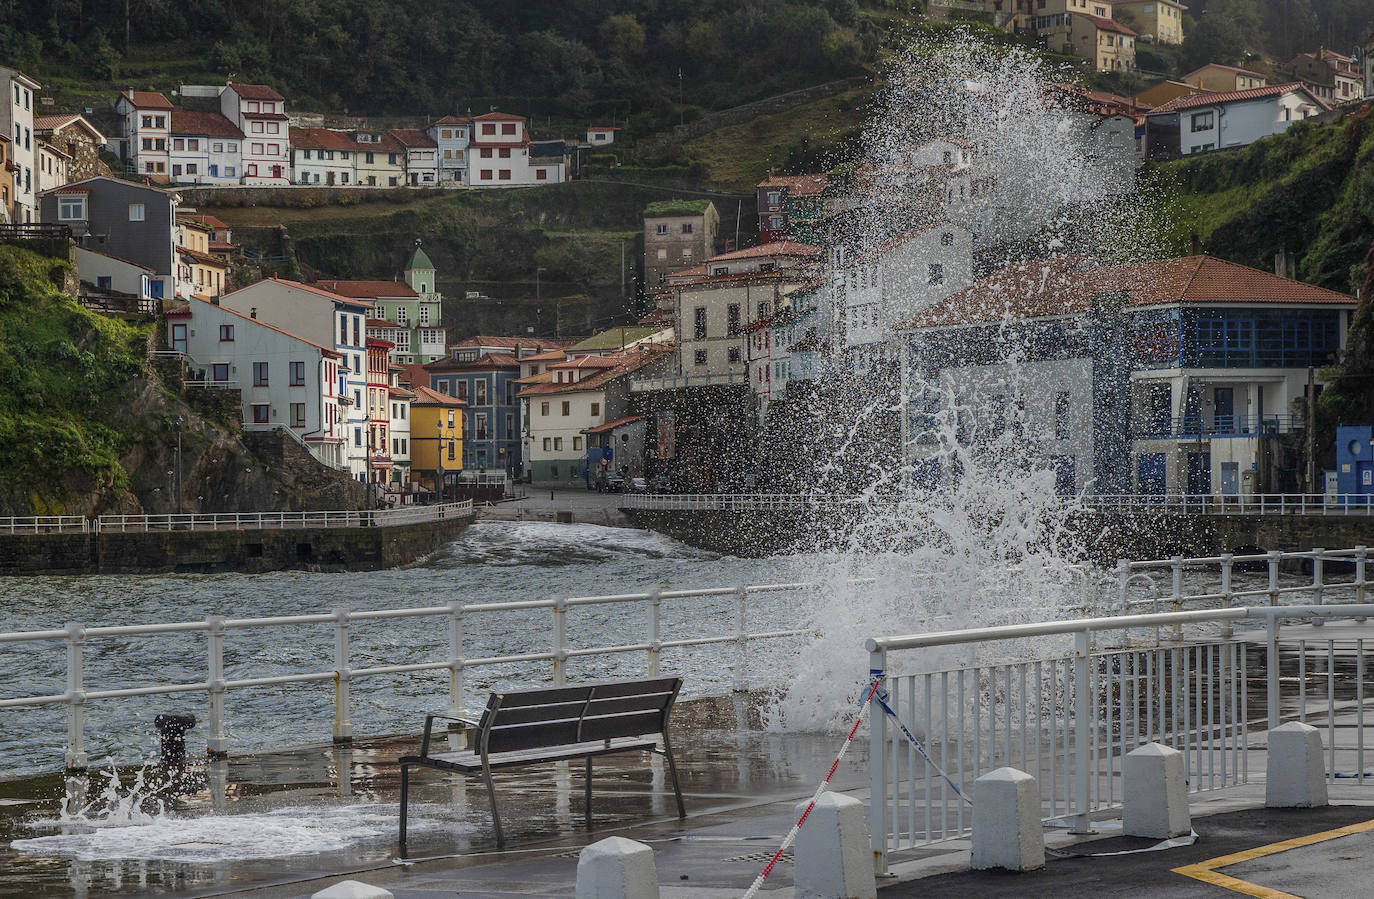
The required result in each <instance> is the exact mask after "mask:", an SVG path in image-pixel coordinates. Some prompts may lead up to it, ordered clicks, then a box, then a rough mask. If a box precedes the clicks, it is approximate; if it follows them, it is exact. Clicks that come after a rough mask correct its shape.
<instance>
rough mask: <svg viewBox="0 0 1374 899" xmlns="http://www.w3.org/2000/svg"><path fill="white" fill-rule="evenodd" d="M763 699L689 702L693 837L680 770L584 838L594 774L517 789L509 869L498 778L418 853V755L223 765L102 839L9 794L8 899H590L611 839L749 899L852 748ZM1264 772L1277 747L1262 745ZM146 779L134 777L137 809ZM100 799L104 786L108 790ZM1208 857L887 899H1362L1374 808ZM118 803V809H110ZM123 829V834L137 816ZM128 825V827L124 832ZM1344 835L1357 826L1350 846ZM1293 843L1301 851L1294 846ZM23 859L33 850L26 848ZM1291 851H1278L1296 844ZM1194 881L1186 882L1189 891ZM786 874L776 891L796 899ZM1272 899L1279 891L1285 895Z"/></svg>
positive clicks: (653, 764)
mask: <svg viewBox="0 0 1374 899" xmlns="http://www.w3.org/2000/svg"><path fill="white" fill-rule="evenodd" d="M757 706H758V701H757V699H756V698H753V697H743V696H738V697H731V698H725V699H715V700H701V701H693V702H684V703H682V704H680V706H679V708H678V709H677V710H676V711H675V713H674V719H675V721H676V722H677V723H676V725H675V727H674V742H675V749H676V750H677V757H678V766H679V772H680V775H681V778H682V788H683V793H684V798H685V800H686V804H687V809H688V817H687V819H686V820H685V821H681V820H679V819H678V818H677V817H676V814H675V806H674V803H673V798H672V788H671V783H670V781H669V780H668V778H667V771H666V765H665V764H664V762H663V760H662V758H661V757H658V756H652V757H648V756H638V755H626V756H621V757H609V758H605V759H600V760H598V761H597V763H596V766H595V769H594V775H593V823H592V827H591V829H590V831H589V830H588V829H587V827H586V825H585V823H584V819H583V799H582V796H583V780H582V771H581V765H580V763H573V764H571V765H569V764H563V765H543V766H539V767H534V768H528V769H521V770H515V771H508V772H500V773H498V775H497V777H496V783H497V786H496V790H497V800H498V802H499V803H500V806H501V810H502V817H503V821H504V822H505V823H506V827H507V838H508V844H507V848H506V850H505V851H497V849H496V846H495V840H494V835H493V832H492V828H491V822H490V815H489V809H488V804H487V798H486V795H485V790H484V788H483V787H482V784H481V782H480V780H464V779H462V778H459V777H457V776H445V775H441V774H439V773H438V772H432V771H423V772H420V773H419V774H418V775H416V776H414V779H413V780H412V807H411V839H410V842H409V845H408V846H406V847H405V857H404V858H402V856H401V847H400V846H399V845H398V844H397V841H396V824H397V820H396V811H397V808H396V793H397V788H398V779H399V769H398V767H397V765H396V764H395V760H396V758H397V757H398V756H399V755H401V754H404V753H408V752H412V751H414V749H415V748H416V744H417V742H418V741H417V740H416V739H415V738H413V737H405V738H395V739H388V740H381V741H376V742H369V743H366V744H362V743H360V744H357V745H354V746H352V747H334V746H320V747H314V748H304V749H299V750H295V751H291V752H281V753H272V754H269V755H260V756H244V757H239V758H231V759H229V760H227V761H223V762H218V763H213V764H209V765H205V766H202V767H201V768H199V769H198V773H199V774H201V775H203V780H202V781H201V782H198V783H197V784H196V788H195V791H194V792H192V793H191V794H189V795H187V796H185V797H183V798H182V800H181V801H180V807H179V808H177V809H175V810H173V811H172V812H170V813H168V814H165V815H145V816H143V817H140V816H139V813H138V811H137V810H132V811H131V810H129V809H125V810H123V811H122V812H120V813H119V814H117V815H115V816H114V818H113V819H110V818H107V817H104V816H103V815H102V814H101V813H99V812H98V811H95V810H93V811H92V812H91V813H90V815H89V818H90V819H91V822H92V824H93V826H80V825H79V824H78V825H72V824H67V825H65V826H63V827H59V826H58V825H57V823H56V811H57V797H59V796H60V795H61V793H62V790H63V783H62V780H61V778H58V777H47V778H38V779H28V780H24V781H11V782H8V783H0V896H25V897H27V896H35V897H38V896H81V897H96V896H129V895H139V896H143V895H153V896H167V897H192V896H212V895H225V894H235V895H251V896H255V897H262V899H305V897H309V896H311V895H312V894H313V893H315V892H317V891H319V890H321V889H324V888H325V887H326V886H329V885H330V884H332V883H335V882H338V881H339V880H344V879H358V880H362V881H365V882H367V883H373V884H377V885H381V886H385V887H386V888H387V889H389V890H391V891H392V892H393V893H394V894H395V896H396V897H397V899H432V897H439V896H455V895H462V896H466V897H483V896H490V897H496V896H501V897H511V896H523V897H531V896H534V897H538V896H571V895H572V894H573V892H574V887H575V882H576V869H577V855H578V852H579V850H580V849H581V848H582V847H584V846H585V845H587V844H589V843H591V842H595V841H596V840H599V839H603V838H605V837H607V836H611V835H621V836H626V837H629V838H631V839H636V840H640V841H643V842H645V843H648V844H650V845H651V846H653V848H654V853H655V862H656V865H657V869H658V877H659V882H660V884H661V891H662V895H663V896H665V897H668V899H693V897H717V896H719V897H726V896H739V895H741V894H742V893H743V892H744V890H745V889H746V888H747V887H748V885H749V883H750V882H751V881H752V880H753V878H754V877H755V876H756V875H757V874H758V872H759V871H760V870H761V869H762V867H763V866H764V864H765V863H766V862H767V860H768V858H769V857H770V856H771V854H772V853H773V851H774V850H775V849H776V848H777V846H778V845H779V843H780V841H781V839H782V837H783V835H784V834H785V833H786V832H787V830H788V828H789V827H790V826H791V824H792V822H793V821H794V820H795V814H796V811H795V810H796V807H797V803H798V802H799V801H800V800H802V799H804V798H805V797H807V796H809V795H810V793H811V792H812V790H813V789H814V788H815V785H816V783H817V781H818V780H819V779H820V778H821V777H822V776H823V775H824V773H825V770H826V769H827V768H828V767H829V764H830V762H831V760H832V759H833V756H834V753H835V751H836V750H837V749H838V746H839V742H840V738H839V737H837V736H835V735H830V734H778V733H770V732H767V731H765V730H763V729H762V728H761V727H760V726H759V721H758V714H757V711H756V709H757ZM1251 752H1252V753H1253V754H1254V758H1253V759H1252V765H1253V766H1254V768H1253V770H1258V771H1262V770H1263V749H1262V747H1253V748H1252V749H1251ZM131 774H132V772H127V771H126V772H121V776H122V779H123V780H122V786H121V789H120V790H118V791H116V792H117V793H119V794H120V795H124V796H127V795H128V793H129V789H128V788H129V783H130V778H131ZM91 781H92V783H91V785H90V787H89V790H88V795H87V797H86V798H87V800H88V801H89V800H94V799H98V797H99V794H100V793H101V792H102V790H103V788H104V778H103V776H102V775H101V774H100V773H98V772H97V773H96V774H94V775H93V776H92V778H91ZM866 781H867V752H866V747H865V745H864V744H863V741H862V740H860V741H858V742H856V744H855V745H854V747H853V749H852V750H851V752H850V753H849V755H848V756H847V757H846V759H845V761H844V763H843V765H842V766H841V767H840V769H839V771H838V772H837V774H836V776H835V779H834V788H835V789H837V790H841V791H846V792H850V793H851V794H852V795H855V796H856V797H858V798H861V799H866V798H867V797H866V791H865V789H864V787H865V785H866ZM1194 800H1195V801H1194V804H1193V814H1194V828H1195V830H1196V831H1197V833H1198V835H1199V839H1198V841H1197V842H1196V843H1195V844H1193V845H1192V846H1186V847H1180V848H1174V849H1169V850H1166V851H1155V852H1141V853H1135V854H1129V855H1108V856H1106V857H1093V856H1095V855H1099V854H1103V853H1118V852H1121V851H1123V850H1137V849H1142V848H1145V847H1147V846H1149V845H1152V844H1153V843H1154V842H1155V841H1153V840H1139V839H1131V838H1126V837H1122V836H1120V835H1119V834H1120V830H1119V823H1114V822H1111V821H1104V822H1101V823H1100V824H1099V825H1098V826H1099V830H1100V833H1099V834H1098V835H1096V836H1095V837H1091V838H1084V837H1075V836H1071V835H1069V834H1068V833H1067V832H1065V831H1064V830H1057V829H1051V830H1048V831H1047V841H1048V843H1049V845H1050V846H1051V848H1052V851H1051V855H1050V860H1049V863H1048V865H1047V866H1046V867H1045V868H1044V869H1043V870H1041V871H1037V872H1032V873H1028V874H1023V875H1012V874H1006V873H997V872H978V873H974V872H970V871H968V870H967V867H968V858H969V855H968V844H967V842H966V841H957V840H956V841H947V842H943V843H940V844H937V845H934V846H930V847H926V848H923V849H919V850H911V851H906V852H901V853H895V854H894V855H893V856H892V869H893V872H894V874H895V875H896V876H895V877H894V878H892V879H889V880H885V881H884V882H883V883H882V891H881V894H882V896H883V897H886V899H898V897H908V896H910V897H916V896H921V897H926V896H933V897H941V896H949V897H954V896H959V897H964V896H979V897H982V896H988V897H1012V896H1018V897H1019V896H1025V897H1034V896H1045V897H1056V899H1058V897H1061V896H1065V895H1097V896H1139V895H1150V896H1152V897H1154V896H1161V897H1220V896H1223V895H1225V894H1227V893H1228V892H1229V893H1236V894H1242V893H1244V894H1248V895H1262V896H1270V897H1283V896H1303V897H1311V899H1326V897H1347V896H1362V895H1368V894H1369V893H1370V890H1369V889H1366V882H1367V881H1368V874H1367V873H1365V860H1366V859H1370V858H1374V790H1371V788H1370V787H1361V786H1359V785H1356V784H1354V783H1353V782H1350V781H1337V782H1336V783H1335V784H1333V786H1332V801H1333V803H1336V804H1335V805H1333V806H1332V807H1329V808H1326V809H1315V810H1284V811H1275V810H1265V809H1263V808H1258V806H1260V805H1262V801H1263V784H1262V783H1251V784H1249V785H1247V786H1244V787H1236V788H1232V789H1229V790H1225V791H1218V792H1216V793H1210V794H1201V795H1199V796H1196V797H1194ZM98 807H99V803H97V808H98ZM120 815H123V817H120ZM116 824H123V825H124V826H114V825H116ZM1340 828H1345V829H1344V830H1340ZM1295 838H1302V839H1297V841H1296V842H1295V843H1285V842H1283V841H1293V840H1295ZM13 840H18V841H20V842H19V846H18V847H14V848H11V845H10V844H11V841H13ZM1275 844H1278V845H1277V846H1276V845H1275ZM1179 869H1183V870H1182V871H1180V870H1179ZM791 875H792V865H791V859H790V856H789V857H785V859H784V862H783V863H782V864H780V865H778V866H777V867H776V868H775V870H774V872H773V874H772V876H771V877H770V878H769V880H768V883H767V885H766V887H765V893H766V894H767V895H770V896H773V897H775V899H789V897H790V896H791V895H792V889H791V886H792V882H791ZM1266 891H1267V892H1266Z"/></svg>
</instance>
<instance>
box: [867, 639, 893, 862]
mask: <svg viewBox="0 0 1374 899" xmlns="http://www.w3.org/2000/svg"><path fill="white" fill-rule="evenodd" d="M886 672H887V650H884V649H875V650H873V651H872V652H870V653H869V654H868V682H867V683H865V684H864V688H863V689H864V695H867V691H868V690H871V689H872V688H873V682H874V681H878V682H879V683H878V692H877V693H876V694H875V695H874V699H875V702H873V703H872V704H871V705H870V706H869V709H868V795H869V801H868V833H869V839H870V840H871V841H872V844H873V873H875V874H877V875H879V876H882V875H884V874H886V873H887V833H888V814H887V715H885V714H883V708H882V706H880V705H878V703H877V702H876V699H877V698H878V697H879V696H883V695H884V693H885V691H886V689H887V684H886V680H887V673H886Z"/></svg>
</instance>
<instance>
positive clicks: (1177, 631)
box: [1169, 556, 1183, 640]
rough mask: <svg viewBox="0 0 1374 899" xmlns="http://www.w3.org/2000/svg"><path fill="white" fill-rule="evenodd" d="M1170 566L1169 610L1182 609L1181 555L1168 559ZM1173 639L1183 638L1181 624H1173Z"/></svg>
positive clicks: (1178, 610) (1176, 610)
mask: <svg viewBox="0 0 1374 899" xmlns="http://www.w3.org/2000/svg"><path fill="white" fill-rule="evenodd" d="M1170 568H1171V569H1172V573H1173V586H1172V590H1171V593H1170V597H1169V604H1170V611H1173V612H1181V611H1183V557H1182V556H1174V557H1173V559H1171V560H1170ZM1174 639H1175V640H1182V639H1183V625H1181V624H1175V625H1174Z"/></svg>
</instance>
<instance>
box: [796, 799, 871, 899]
mask: <svg viewBox="0 0 1374 899" xmlns="http://www.w3.org/2000/svg"><path fill="white" fill-rule="evenodd" d="M805 808H806V803H801V804H800V805H798V806H797V814H798V815H799V816H800V815H801V813H802V811H803V810H804V809H805ZM864 818H865V814H864V804H863V803H862V802H860V801H859V800H857V799H855V798H854V797H852V796H846V795H844V794H843V793H822V794H821V798H819V799H817V800H816V807H815V808H813V809H812V810H811V814H810V815H809V816H808V817H807V819H806V823H805V824H803V825H802V829H801V831H800V832H799V833H798V834H797V848H796V851H795V853H794V855H793V857H794V858H795V859H796V863H795V865H794V867H793V870H792V882H793V883H794V884H796V897H797V899H875V897H877V895H878V885H877V882H876V880H875V879H874V877H873V847H872V845H871V844H870V843H869V841H868V824H867V822H866V821H865V820H864Z"/></svg>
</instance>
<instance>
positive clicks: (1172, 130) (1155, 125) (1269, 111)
mask: <svg viewBox="0 0 1374 899" xmlns="http://www.w3.org/2000/svg"><path fill="white" fill-rule="evenodd" d="M1327 108H1328V107H1327V106H1326V104H1325V103H1323V102H1322V101H1321V100H1319V99H1318V98H1317V97H1316V95H1314V94H1313V93H1312V91H1311V90H1310V89H1309V88H1308V87H1307V86H1306V85H1303V84H1301V83H1299V82H1292V83H1289V84H1273V85H1267V86H1264V87H1256V88H1250V89H1249V90H1240V91H1217V92H1207V93H1200V94H1194V95H1193V96H1190V97H1178V98H1175V99H1173V100H1170V101H1169V102H1168V103H1165V104H1163V105H1162V106H1156V107H1155V108H1154V109H1152V110H1150V111H1149V112H1148V113H1146V115H1145V122H1146V125H1145V143H1146V153H1147V154H1148V155H1149V156H1150V157H1151V158H1153V159H1169V158H1172V157H1175V156H1189V155H1192V154H1193V153H1202V152H1206V151H1208V150H1219V149H1225V148H1230V147H1245V146H1249V145H1250V144H1252V143H1254V142H1255V141H1257V140H1259V139H1260V138H1262V137H1268V136H1269V135H1271V134H1280V133H1282V132H1284V131H1286V130H1288V126H1289V125H1291V124H1293V123H1294V122H1297V121H1301V120H1303V119H1308V118H1312V117H1313V116H1316V115H1319V114H1321V113H1322V112H1324V111H1325V110H1326V109H1327Z"/></svg>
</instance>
